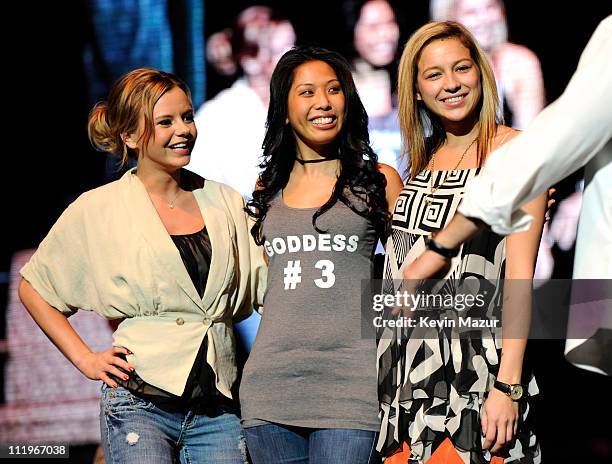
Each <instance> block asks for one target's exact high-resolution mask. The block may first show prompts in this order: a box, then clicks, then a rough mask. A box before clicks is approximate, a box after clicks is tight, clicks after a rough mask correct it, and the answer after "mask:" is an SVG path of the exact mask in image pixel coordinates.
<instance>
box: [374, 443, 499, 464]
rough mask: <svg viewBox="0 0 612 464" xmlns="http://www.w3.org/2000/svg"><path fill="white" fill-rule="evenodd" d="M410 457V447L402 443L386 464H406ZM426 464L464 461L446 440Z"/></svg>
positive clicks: (495, 461)
mask: <svg viewBox="0 0 612 464" xmlns="http://www.w3.org/2000/svg"><path fill="white" fill-rule="evenodd" d="M409 457H410V447H409V446H408V444H407V443H402V447H401V449H400V450H399V451H396V452H395V453H394V454H392V455H391V456H390V457H388V458H387V459H385V464H406V463H407V462H408V458H409ZM426 464H463V460H462V459H461V457H459V454H458V453H457V451H455V447H454V446H453V443H452V442H451V441H450V439H449V438H446V439H445V440H444V441H443V442H442V443H440V446H438V447H437V448H436V450H435V451H434V453H433V454H432V455H431V458H429V460H428V461H427V463H426ZM491 464H504V458H501V457H499V456H496V457H494V458H493V459H491Z"/></svg>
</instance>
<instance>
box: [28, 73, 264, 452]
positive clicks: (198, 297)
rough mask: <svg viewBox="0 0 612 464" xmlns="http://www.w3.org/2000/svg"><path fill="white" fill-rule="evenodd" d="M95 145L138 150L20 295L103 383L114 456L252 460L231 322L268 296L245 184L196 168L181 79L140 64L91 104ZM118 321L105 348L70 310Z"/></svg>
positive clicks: (104, 432)
mask: <svg viewBox="0 0 612 464" xmlns="http://www.w3.org/2000/svg"><path fill="white" fill-rule="evenodd" d="M88 132H89V138H90V140H91V142H92V144H93V145H94V146H95V147H96V148H98V149H100V150H103V151H107V152H110V153H115V154H118V155H121V156H122V160H123V162H124V163H125V162H126V161H127V159H128V158H130V157H133V158H135V160H136V162H137V166H136V168H134V169H131V170H129V171H128V172H127V173H125V174H124V175H123V176H122V177H121V178H120V179H119V180H117V181H115V182H112V183H110V184H107V185H104V186H102V187H99V188H96V189H94V190H91V191H89V192H85V193H83V194H82V195H81V196H80V197H79V198H78V199H77V200H76V201H75V202H73V203H72V204H71V205H70V206H68V208H67V209H66V210H65V211H64V212H63V213H62V215H61V217H60V218H59V219H58V221H57V222H56V223H55V225H54V226H53V228H52V229H51V231H50V232H49V233H48V235H47V236H46V238H45V239H44V240H43V241H42V243H41V244H40V246H39V248H38V250H37V251H36V253H35V254H34V255H33V256H32V258H31V260H30V261H29V262H28V263H27V264H26V265H25V266H24V267H23V268H22V269H21V275H22V277H23V279H22V281H21V283H20V286H19V296H20V298H21V300H22V302H23V304H24V305H25V307H26V308H27V310H28V311H29V312H30V314H31V315H32V317H33V318H34V320H35V321H36V323H37V324H38V325H39V326H40V327H41V329H42V330H43V331H44V332H45V334H46V335H47V336H48V337H49V338H50V339H51V341H52V342H53V343H54V344H55V345H56V346H57V347H58V348H59V349H60V351H61V352H62V353H63V354H64V355H65V356H66V358H68V360H69V361H70V362H71V363H72V364H74V366H75V367H76V368H77V369H78V370H79V371H81V373H83V375H85V376H86V377H87V378H89V379H92V380H99V381H102V397H101V400H100V429H101V437H102V446H103V448H104V454H105V459H106V462H107V463H123V462H129V463H142V464H145V463H146V464H151V463H159V464H162V463H174V462H181V463H186V462H223V463H235V464H243V463H244V462H246V450H245V446H244V442H243V439H242V432H241V428H240V423H239V419H238V413H239V409H238V403H237V399H236V396H235V394H236V387H237V385H236V379H237V368H236V361H235V348H236V346H235V339H234V335H233V332H232V323H233V321H236V320H240V319H242V318H245V317H247V316H248V315H249V314H250V312H251V311H252V308H253V306H257V305H258V302H259V301H260V300H261V298H262V296H263V291H264V289H263V285H264V284H265V277H266V276H265V265H264V262H263V256H262V253H261V248H259V247H257V246H256V245H255V243H254V241H253V240H252V239H251V236H250V234H249V228H248V224H247V216H246V214H245V213H244V211H243V207H244V205H243V201H242V197H241V196H240V194H238V193H237V192H235V191H234V190H232V189H231V188H229V187H227V186H225V185H223V184H219V183H217V182H212V181H208V180H205V179H202V178H201V177H199V176H197V175H195V174H193V173H191V172H189V171H187V170H185V169H184V167H185V166H186V165H187V164H188V163H189V161H190V158H191V151H192V149H193V145H194V143H195V140H196V136H197V131H196V127H195V124H194V122H193V106H192V102H191V97H190V92H189V89H188V88H187V86H186V85H185V83H183V82H182V81H181V80H180V79H178V78H177V77H176V76H174V75H172V74H169V73H165V72H162V71H158V70H155V69H151V68H140V69H136V70H134V71H131V72H129V73H127V74H126V75H124V76H123V77H121V78H120V79H119V80H118V81H117V82H116V83H115V84H114V86H113V88H112V89H111V91H110V94H109V98H108V101H107V102H101V103H98V104H97V105H96V106H95V107H94V108H93V110H92V112H91V115H90V119H89V125H88ZM78 309H85V310H92V311H95V312H96V313H98V314H99V315H100V316H102V317H103V318H106V319H120V320H122V321H121V323H120V324H119V326H118V328H117V330H116V331H115V333H114V342H113V346H112V347H111V348H109V349H108V350H106V351H103V352H99V353H95V352H92V350H91V349H90V348H89V347H88V346H87V345H86V344H85V343H84V342H83V341H82V340H81V338H80V337H79V335H78V334H77V333H76V332H75V330H74V329H73V328H72V326H71V325H70V323H69V321H68V317H69V316H70V315H72V314H74V313H75V312H76V311H77V310H78Z"/></svg>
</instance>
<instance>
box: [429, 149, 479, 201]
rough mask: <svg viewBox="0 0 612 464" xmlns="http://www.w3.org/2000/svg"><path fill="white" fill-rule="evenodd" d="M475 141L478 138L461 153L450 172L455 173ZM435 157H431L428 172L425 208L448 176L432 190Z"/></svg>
mask: <svg viewBox="0 0 612 464" xmlns="http://www.w3.org/2000/svg"><path fill="white" fill-rule="evenodd" d="M477 139H478V137H476V138H475V139H474V140H472V141H471V142H470V144H469V145H468V146H467V148H466V149H465V150H464V151H463V153H462V155H461V158H459V161H458V162H457V164H456V165H455V167H454V168H453V169H452V171H456V170H457V168H458V167H459V165H460V164H461V162H462V161H463V158H465V154H466V153H467V152H468V150H469V149H470V148H471V147H472V145H474V142H475V141H476V140H477ZM435 157H436V154H435V153H434V154H433V155H431V169H430V170H429V193H428V194H427V197H426V198H425V203H426V204H427V206H429V205H431V202H432V201H433V196H434V193H436V192H437V191H438V189H439V188H440V187H442V185H444V182H446V176H447V175H448V174H446V175H445V176H444V179H443V180H442V182H440V183H439V184H438V186H437V187H436V188H434V186H433V178H434V170H435V167H436V166H435V164H434V158H435Z"/></svg>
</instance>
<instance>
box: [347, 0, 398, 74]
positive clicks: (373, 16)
mask: <svg viewBox="0 0 612 464" xmlns="http://www.w3.org/2000/svg"><path fill="white" fill-rule="evenodd" d="M398 40H399V26H398V25H397V21H396V19H395V14H394V13H393V9H392V8H391V6H390V5H389V3H387V2H386V0H371V1H369V2H366V3H365V4H364V5H363V7H362V8H361V11H360V14H359V20H358V21H357V24H356V25H355V49H356V50H357V52H358V53H359V55H360V56H361V58H363V59H364V60H365V61H367V62H368V63H370V64H372V65H373V66H386V65H388V64H389V63H391V61H393V58H394V57H395V52H396V50H397V41H398Z"/></svg>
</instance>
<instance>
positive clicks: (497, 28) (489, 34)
mask: <svg viewBox="0 0 612 464" xmlns="http://www.w3.org/2000/svg"><path fill="white" fill-rule="evenodd" d="M455 20H456V21H458V22H460V23H461V24H463V25H464V26H465V27H467V28H468V29H469V30H470V32H471V33H472V34H474V37H476V40H478V43H479V44H480V46H481V47H482V48H484V49H485V50H486V51H487V52H492V51H493V50H494V49H495V47H497V46H498V45H500V44H501V43H503V42H505V41H506V40H507V35H508V31H507V25H506V16H505V14H504V9H503V5H502V4H501V3H500V0H458V1H457V3H456V6H455Z"/></svg>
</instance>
